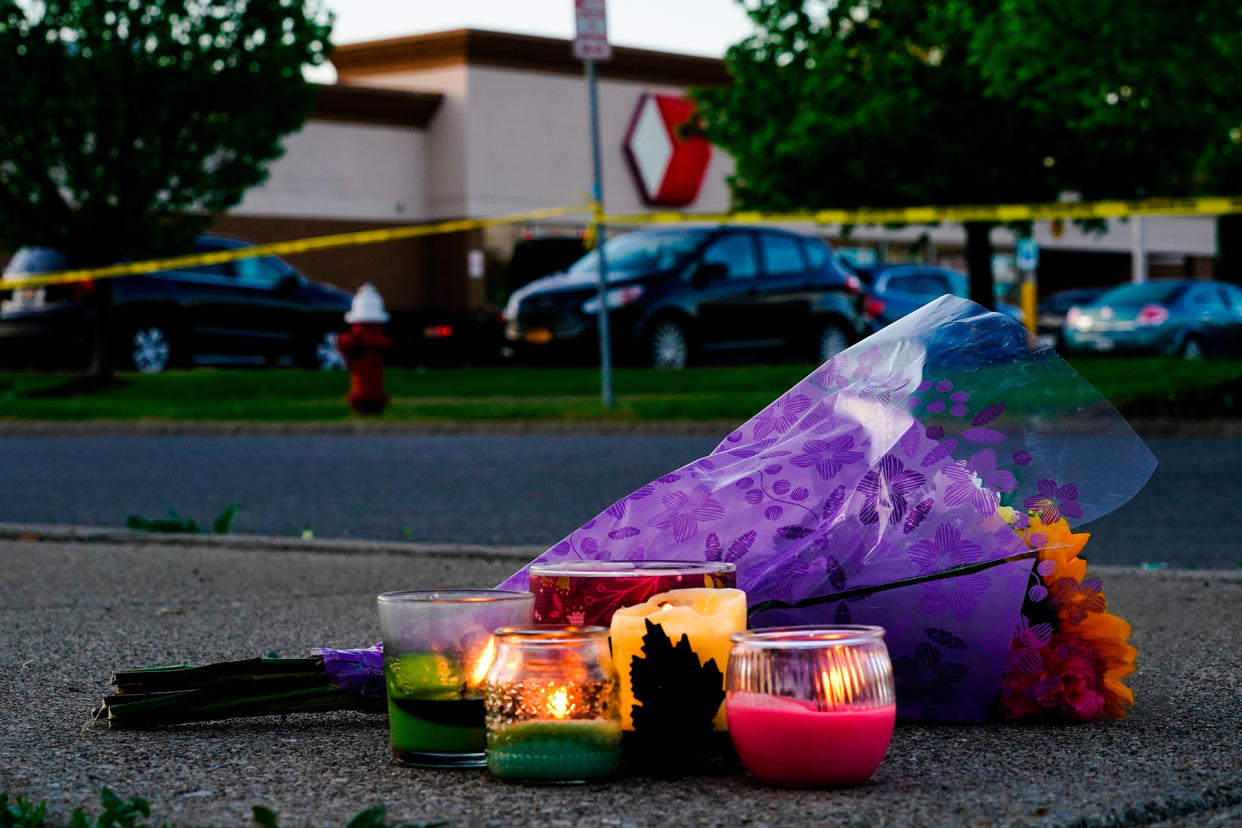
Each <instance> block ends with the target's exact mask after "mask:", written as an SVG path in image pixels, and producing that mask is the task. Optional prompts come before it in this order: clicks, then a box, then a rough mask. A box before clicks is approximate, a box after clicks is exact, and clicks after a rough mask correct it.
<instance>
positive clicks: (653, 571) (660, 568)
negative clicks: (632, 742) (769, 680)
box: [529, 560, 737, 669]
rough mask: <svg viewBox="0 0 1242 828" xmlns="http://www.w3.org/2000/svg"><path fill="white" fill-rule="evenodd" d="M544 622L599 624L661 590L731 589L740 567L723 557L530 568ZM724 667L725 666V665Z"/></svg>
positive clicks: (537, 610)
mask: <svg viewBox="0 0 1242 828" xmlns="http://www.w3.org/2000/svg"><path fill="white" fill-rule="evenodd" d="M529 577H530V591H531V592H532V593H534V595H535V621H536V623H539V624H598V625H599V626H601V627H607V626H608V625H609V624H610V623H611V622H612V614H613V613H614V612H616V611H617V610H619V609H620V608H621V607H632V606H634V605H635V604H640V603H642V602H643V601H646V600H647V599H648V598H650V597H651V596H652V595H655V594H656V593H658V592H668V591H669V590H672V589H691V588H698V587H703V588H708V589H731V588H732V587H733V586H735V585H736V583H737V566H736V565H735V564H731V563H724V562H719V561H664V560H651V561H562V562H559V563H538V564H531V567H530V573H529ZM722 669H723V668H722Z"/></svg>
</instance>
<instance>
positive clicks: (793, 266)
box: [759, 233, 806, 276]
mask: <svg viewBox="0 0 1242 828" xmlns="http://www.w3.org/2000/svg"><path fill="white" fill-rule="evenodd" d="M759 239H760V241H759V247H760V249H762V250H763V266H764V269H765V270H767V272H768V275H769V276H785V275H788V274H790V273H801V272H802V271H804V270H806V262H804V261H803V260H802V250H801V245H799V244H798V240H797V239H795V238H791V237H790V236H778V235H776V234H775V233H760V234H759Z"/></svg>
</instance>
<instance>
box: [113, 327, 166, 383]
mask: <svg viewBox="0 0 1242 828" xmlns="http://www.w3.org/2000/svg"><path fill="white" fill-rule="evenodd" d="M125 347H126V356H127V357H128V359H129V364H130V365H131V366H133V369H134V370H135V371H137V372H139V373H140V374H158V373H161V372H163V371H166V370H167V369H168V367H169V366H170V365H172V359H173V347H172V338H171V337H170V336H169V335H168V331H167V329H166V328H164V327H163V326H161V325H152V324H146V325H137V326H135V327H134V328H133V329H132V330H131V331H130V334H129V337H128V338H127V339H126V340H125Z"/></svg>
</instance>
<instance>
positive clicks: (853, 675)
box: [820, 649, 863, 707]
mask: <svg viewBox="0 0 1242 828" xmlns="http://www.w3.org/2000/svg"><path fill="white" fill-rule="evenodd" d="M826 655H827V658H828V662H829V663H828V667H827V669H824V670H821V671H820V679H821V680H822V681H823V687H824V701H825V703H826V704H827V705H828V706H829V707H841V706H844V705H847V704H849V703H851V702H853V701H855V700H856V699H857V698H858V697H859V696H860V695H862V692H863V680H862V669H861V667H862V665H860V664H859V663H858V662H859V656H858V653H857V652H855V651H854V650H850V649H839V650H830V651H829V652H828V653H827V654H826Z"/></svg>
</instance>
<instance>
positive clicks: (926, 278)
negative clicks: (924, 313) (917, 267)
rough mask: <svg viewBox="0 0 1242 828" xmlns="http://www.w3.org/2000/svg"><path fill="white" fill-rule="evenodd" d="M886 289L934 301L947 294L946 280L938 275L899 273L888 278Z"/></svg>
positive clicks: (947, 285)
mask: <svg viewBox="0 0 1242 828" xmlns="http://www.w3.org/2000/svg"><path fill="white" fill-rule="evenodd" d="M888 289H889V290H897V291H901V292H902V293H913V294H916V295H918V296H926V297H928V298H929V299H934V298H936V297H937V296H940V295H942V294H945V293H948V292H949V284H948V280H947V279H945V278H944V277H943V276H941V275H940V274H938V273H926V272H923V273H920V272H917V271H916V272H913V273H899V274H895V275H893V276H890V277H889V280H888Z"/></svg>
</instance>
